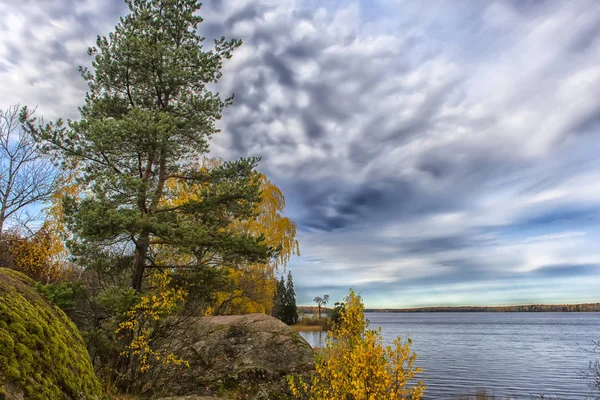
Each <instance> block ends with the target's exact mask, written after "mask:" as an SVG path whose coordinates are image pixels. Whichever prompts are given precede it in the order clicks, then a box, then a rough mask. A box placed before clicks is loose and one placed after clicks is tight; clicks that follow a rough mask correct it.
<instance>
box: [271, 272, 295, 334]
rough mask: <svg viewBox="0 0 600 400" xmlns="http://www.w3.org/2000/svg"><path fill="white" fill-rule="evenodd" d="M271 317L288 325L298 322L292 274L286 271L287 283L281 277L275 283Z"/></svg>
mask: <svg viewBox="0 0 600 400" xmlns="http://www.w3.org/2000/svg"><path fill="white" fill-rule="evenodd" d="M273 304H274V306H273V316H274V317H275V318H279V319H280V320H282V321H283V322H285V323H286V324H288V325H294V324H295V323H296V322H298V307H296V291H295V290H294V281H293V279H292V272H291V271H288V276H287V281H286V280H284V279H283V276H281V278H280V279H279V281H278V282H277V288H276V291H275V299H274V301H273Z"/></svg>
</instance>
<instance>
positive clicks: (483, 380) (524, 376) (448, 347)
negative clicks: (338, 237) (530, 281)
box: [302, 313, 600, 399]
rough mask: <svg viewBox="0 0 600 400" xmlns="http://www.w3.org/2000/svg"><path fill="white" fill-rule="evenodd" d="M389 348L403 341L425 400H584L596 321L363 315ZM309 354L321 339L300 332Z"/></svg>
mask: <svg viewBox="0 0 600 400" xmlns="http://www.w3.org/2000/svg"><path fill="white" fill-rule="evenodd" d="M366 316H367V318H368V319H369V320H370V321H371V327H373V328H376V327H378V326H381V329H382V334H383V338H384V340H385V341H386V343H390V342H391V341H392V340H393V339H394V338H395V337H396V336H401V337H403V338H404V337H406V336H407V335H409V336H410V337H411V339H412V340H413V350H414V351H415V352H416V353H417V354H418V358H417V361H418V365H419V366H420V367H422V368H423V371H424V376H425V378H426V384H427V386H428V389H427V398H428V399H453V398H455V397H456V396H457V395H460V394H471V393H474V391H475V390H476V389H478V388H480V389H486V390H487V392H488V394H492V393H493V394H495V395H497V396H506V395H510V396H511V398H514V399H529V398H530V395H531V394H545V395H546V398H548V396H549V395H552V396H560V397H561V399H585V398H586V395H587V394H588V393H589V389H588V387H587V386H586V381H585V380H584V379H583V378H581V377H580V376H579V375H578V371H579V370H581V369H585V368H586V367H587V364H588V361H589V360H590V358H591V356H590V355H589V354H586V353H585V352H584V351H583V349H582V348H590V347H591V346H592V341H593V340H598V339H600V313H413V314H406V313H397V314H395V313H367V315H366ZM302 335H303V336H304V338H305V339H306V340H308V342H309V343H310V344H311V345H312V346H313V347H315V346H322V344H323V341H324V334H323V335H320V332H302Z"/></svg>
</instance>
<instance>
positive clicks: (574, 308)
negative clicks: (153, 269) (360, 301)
mask: <svg viewBox="0 0 600 400" xmlns="http://www.w3.org/2000/svg"><path fill="white" fill-rule="evenodd" d="M316 309H317V307H312V306H299V307H298V311H300V312H302V313H307V314H310V313H316V312H317V311H316ZM330 311H331V309H330V308H325V307H322V308H321V313H322V314H327V313H329V312H330ZM365 312H386V313H419V312H600V303H581V304H523V305H515V306H439V307H414V308H365Z"/></svg>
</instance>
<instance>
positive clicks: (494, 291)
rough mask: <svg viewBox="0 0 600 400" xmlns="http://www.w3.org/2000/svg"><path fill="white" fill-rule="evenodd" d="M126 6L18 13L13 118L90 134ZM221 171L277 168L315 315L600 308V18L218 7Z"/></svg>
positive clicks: (7, 100) (10, 67)
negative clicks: (325, 310) (350, 299)
mask: <svg viewBox="0 0 600 400" xmlns="http://www.w3.org/2000/svg"><path fill="white" fill-rule="evenodd" d="M126 12H127V7H126V5H125V4H124V3H123V2H122V1H121V0H103V1H98V0H53V1H44V2H41V1H37V0H21V1H19V2H15V1H13V0H0V15H1V16H2V17H1V18H0V82H1V84H0V107H6V106H8V105H10V104H15V103H21V104H26V105H28V106H37V107H38V109H37V113H38V115H43V116H44V117H45V118H46V119H48V120H52V119H54V118H57V117H63V118H73V119H77V118H78V111H77V107H78V106H80V105H81V104H82V103H83V99H84V95H85V92H86V89H87V88H86V84H85V83H84V81H83V80H82V79H81V78H80V76H79V73H78V70H77V67H78V66H79V65H89V64H90V62H91V60H90V59H89V57H88V56H87V54H86V49H87V47H88V46H91V45H93V44H94V42H95V38H96V35H97V34H104V35H105V34H108V33H109V32H110V31H111V30H112V28H113V27H114V25H115V24H116V23H117V22H118V19H119V16H120V15H124V14H125V13H126ZM201 15H202V16H203V17H204V19H205V21H204V23H203V24H202V25H201V27H200V31H201V33H202V34H203V35H204V36H206V37H207V38H214V37H220V36H221V35H225V36H227V37H236V38H241V39H242V40H243V42H244V44H243V46H242V47H241V48H239V49H238V50H237V51H236V52H235V53H234V56H233V58H232V59H231V60H229V61H228V62H226V64H225V66H224V70H223V78H222V80H221V82H220V83H219V84H218V85H217V87H216V88H215V90H218V91H219V92H220V93H222V94H224V95H229V94H231V93H235V102H234V105H233V106H232V107H230V108H228V109H227V110H226V111H225V113H224V115H223V119H222V121H220V122H219V126H220V128H221V129H222V132H221V133H219V134H218V135H216V136H215V137H214V139H213V140H212V143H211V153H212V154H213V155H215V156H219V157H223V158H225V159H235V158H238V157H242V156H262V161H261V163H260V166H259V169H260V170H261V172H264V173H265V174H267V176H268V177H269V178H270V179H271V180H272V181H273V182H275V183H276V184H277V185H278V186H279V187H280V188H281V189H282V190H283V192H284V195H285V196H286V201H287V208H286V215H287V216H289V217H291V218H292V219H293V220H294V221H295V222H296V223H297V224H298V236H297V237H298V240H299V241H300V249H301V256H299V257H295V258H294V259H292V260H291V262H290V263H289V265H288V269H289V270H290V271H292V273H293V276H294V283H295V288H296V293H297V297H298V303H299V304H305V305H310V304H311V303H312V299H313V298H314V297H315V296H323V295H324V294H329V296H330V298H331V300H332V301H338V300H341V299H342V298H343V297H344V296H345V295H346V294H347V293H348V288H350V287H352V288H354V289H355V291H357V292H359V293H360V294H361V295H362V297H363V300H364V302H365V304H366V306H367V307H373V308H382V307H418V306H434V305H504V304H527V303H578V302H597V301H600V240H599V239H600V157H599V153H600V3H598V2H597V1H595V0H591V1H586V0H578V1H562V0H561V1H551V0H548V1H526V0H514V1H510V0H502V1H491V0H490V1H478V0H454V1H450V0H448V1H444V0H439V1H435V2H422V1H416V0H411V1H406V0H365V1H339V0H338V1H334V0H323V1H314V0H308V1H307V0H304V1H300V0H298V1H296V0H207V1H206V2H205V4H204V6H203V8H202V12H201Z"/></svg>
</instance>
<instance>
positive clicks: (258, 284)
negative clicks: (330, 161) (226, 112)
mask: <svg viewBox="0 0 600 400" xmlns="http://www.w3.org/2000/svg"><path fill="white" fill-rule="evenodd" d="M221 163H222V161H221V160H219V159H208V158H206V159H203V160H202V161H201V162H200V163H199V166H198V168H199V169H200V170H207V169H210V168H214V167H217V166H219V165H220V164H221ZM258 179H259V180H260V189H261V202H260V203H259V204H257V205H256V209H255V212H256V214H257V216H256V218H254V219H249V220H245V221H238V220H236V221H232V222H231V226H230V229H231V230H232V231H233V232H238V233H246V234H250V235H255V236H259V235H264V238H265V244H267V245H269V246H272V247H276V248H279V249H280V251H279V254H278V256H277V258H275V259H273V260H271V262H269V263H267V264H248V265H239V266H236V267H231V266H229V267H223V268H226V269H227V271H228V274H229V280H230V285H229V288H228V290H226V291H222V292H218V293H216V294H215V304H214V306H213V307H210V309H207V310H205V314H207V315H208V314H210V313H211V312H212V313H217V314H247V313H253V312H260V313H266V314H270V313H271V311H272V309H273V298H274V295H275V288H276V284H277V283H276V280H275V275H276V273H277V272H278V271H279V270H280V269H281V268H285V266H286V264H287V262H288V261H289V259H290V257H291V256H292V255H298V254H300V251H299V246H298V241H297V240H296V224H295V223H294V222H293V221H292V220H290V219H289V218H286V217H283V216H282V214H281V213H282V212H283V210H284V208H285V198H284V196H283V193H282V192H281V190H280V189H279V188H278V187H277V186H276V185H275V184H274V183H273V182H271V181H270V180H269V179H267V177H266V176H265V175H264V174H259V175H258ZM167 188H168V190H169V191H170V193H171V195H170V196H169V200H168V205H170V206H177V205H178V204H181V203H184V202H186V201H189V200H198V199H199V198H200V196H199V193H201V190H202V187H199V186H198V185H190V184H188V183H187V182H185V181H182V180H170V181H169V182H167ZM168 256H169V257H174V258H178V257H183V258H185V255H168ZM180 261H182V260H180ZM183 261H184V262H185V261H186V260H183Z"/></svg>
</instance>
